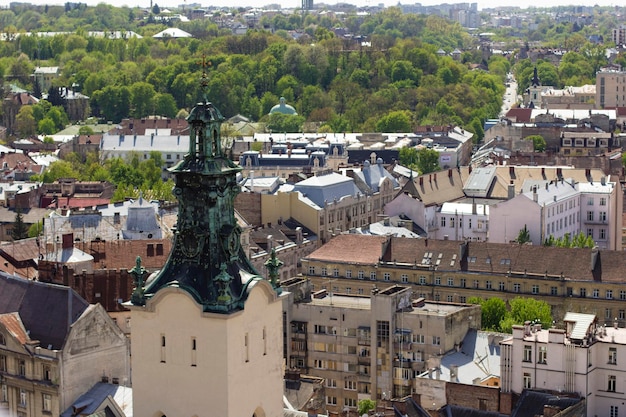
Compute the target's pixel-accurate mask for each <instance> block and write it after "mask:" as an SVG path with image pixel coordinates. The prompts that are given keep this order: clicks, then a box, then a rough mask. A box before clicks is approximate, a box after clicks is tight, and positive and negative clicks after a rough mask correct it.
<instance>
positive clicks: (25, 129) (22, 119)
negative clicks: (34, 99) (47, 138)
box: [15, 106, 37, 137]
mask: <svg viewBox="0 0 626 417" xmlns="http://www.w3.org/2000/svg"><path fill="white" fill-rule="evenodd" d="M15 125H16V126H15V127H16V129H17V131H18V132H19V133H20V135H21V136H22V137H28V136H32V135H34V134H35V133H36V132H37V121H36V120H35V116H34V115H33V106H22V107H21V108H20V111H19V112H17V116H15Z"/></svg>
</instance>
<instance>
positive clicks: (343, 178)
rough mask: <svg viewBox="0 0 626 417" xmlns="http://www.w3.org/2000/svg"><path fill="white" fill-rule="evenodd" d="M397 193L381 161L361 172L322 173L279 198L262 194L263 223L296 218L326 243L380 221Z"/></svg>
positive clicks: (289, 188) (282, 191) (287, 189)
mask: <svg viewBox="0 0 626 417" xmlns="http://www.w3.org/2000/svg"><path fill="white" fill-rule="evenodd" d="M398 190H399V186H398V183H397V181H396V180H395V179H394V178H393V177H392V176H391V174H390V173H389V172H387V170H386V169H385V168H384V167H383V164H382V160H380V159H379V160H378V161H377V162H376V163H375V164H372V163H370V162H369V161H365V163H364V164H363V168H362V170H361V171H360V172H354V171H352V172H349V173H348V175H341V174H337V173H334V172H321V173H318V174H317V175H315V176H313V177H310V178H308V179H306V180H304V181H300V182H298V183H296V184H295V185H293V186H292V185H288V186H285V188H281V189H280V190H279V191H278V192H277V193H276V194H262V195H261V220H262V223H276V222H278V221H281V219H285V220H286V219H289V218H293V219H295V220H297V221H298V222H300V223H302V224H303V225H304V226H305V227H307V228H308V229H309V230H311V231H312V232H313V233H314V234H315V235H317V236H318V238H319V239H320V241H321V242H322V243H323V242H326V241H328V240H329V239H330V238H331V237H332V236H333V235H334V234H339V233H341V232H343V231H346V230H349V229H350V228H353V227H361V226H365V225H368V224H371V223H374V222H376V221H377V220H379V219H378V217H379V215H382V214H383V207H384V206H385V204H387V203H388V202H390V201H391V200H392V199H393V196H394V195H395V193H396V192H397V191H398Z"/></svg>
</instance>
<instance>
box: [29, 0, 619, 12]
mask: <svg viewBox="0 0 626 417" xmlns="http://www.w3.org/2000/svg"><path fill="white" fill-rule="evenodd" d="M25 1H26V2H30V3H32V4H37V5H45V4H56V5H64V4H65V1H62V0H52V1H46V0H30V1H29V0H25ZM71 1H73V2H80V3H86V4H87V5H89V6H96V5H97V4H99V3H106V4H111V5H113V6H116V7H121V6H129V7H134V6H140V7H149V6H150V0H140V1H136V0H135V1H132V0H105V1H102V0H71ZM314 2H318V1H316V0H314ZM155 3H156V4H158V5H159V7H160V8H164V7H166V8H174V7H178V6H182V5H185V4H187V3H189V4H201V5H202V7H208V6H217V7H239V6H244V7H248V6H250V7H264V6H266V5H268V4H280V5H281V6H282V8H285V9H289V8H296V7H300V4H301V1H300V0H287V1H285V0H282V1H271V0H242V1H241V2H239V3H237V4H233V2H232V1H228V0H211V1H205V0H200V1H198V0H189V1H181V0H153V3H152V4H155ZM318 3H326V4H329V5H333V4H337V3H350V4H354V5H357V6H376V5H378V4H380V3H382V4H384V5H385V6H386V7H389V6H396V5H397V4H398V3H400V4H404V5H410V4H415V3H421V4H422V5H423V6H435V5H438V4H443V3H448V4H455V3H478V10H482V9H489V8H495V7H502V6H518V7H520V8H523V9H524V8H528V7H555V6H588V5H589V4H583V3H582V1H580V0H579V2H578V3H575V2H572V0H546V1H542V2H528V4H515V3H512V4H507V3H503V2H502V1H501V0H481V1H447V2H446V1H438V0H423V1H406V0H404V1H398V0H384V1H379V0H325V1H319V2H318ZM592 4H593V5H594V6H620V7H623V5H622V4H620V3H619V2H618V1H615V0H596V1H593V2H592Z"/></svg>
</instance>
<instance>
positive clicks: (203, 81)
mask: <svg viewBox="0 0 626 417" xmlns="http://www.w3.org/2000/svg"><path fill="white" fill-rule="evenodd" d="M201 65H202V77H200V90H202V100H203V101H204V102H205V103H206V102H208V101H209V100H208V96H207V90H208V87H209V77H208V75H207V72H206V70H207V68H208V67H210V66H211V61H207V60H206V55H204V54H202V62H201Z"/></svg>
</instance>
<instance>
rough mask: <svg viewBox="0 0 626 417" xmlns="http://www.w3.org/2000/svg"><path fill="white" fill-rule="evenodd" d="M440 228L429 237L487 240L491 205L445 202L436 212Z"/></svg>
mask: <svg viewBox="0 0 626 417" xmlns="http://www.w3.org/2000/svg"><path fill="white" fill-rule="evenodd" d="M436 222H437V224H438V226H439V227H438V228H435V229H434V230H432V232H431V233H430V234H429V237H432V238H433V239H446V240H447V239H450V240H478V241H480V240H487V233H488V231H489V206H488V205H486V204H476V203H444V204H443V206H442V207H441V210H440V211H439V212H437V214H436Z"/></svg>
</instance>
